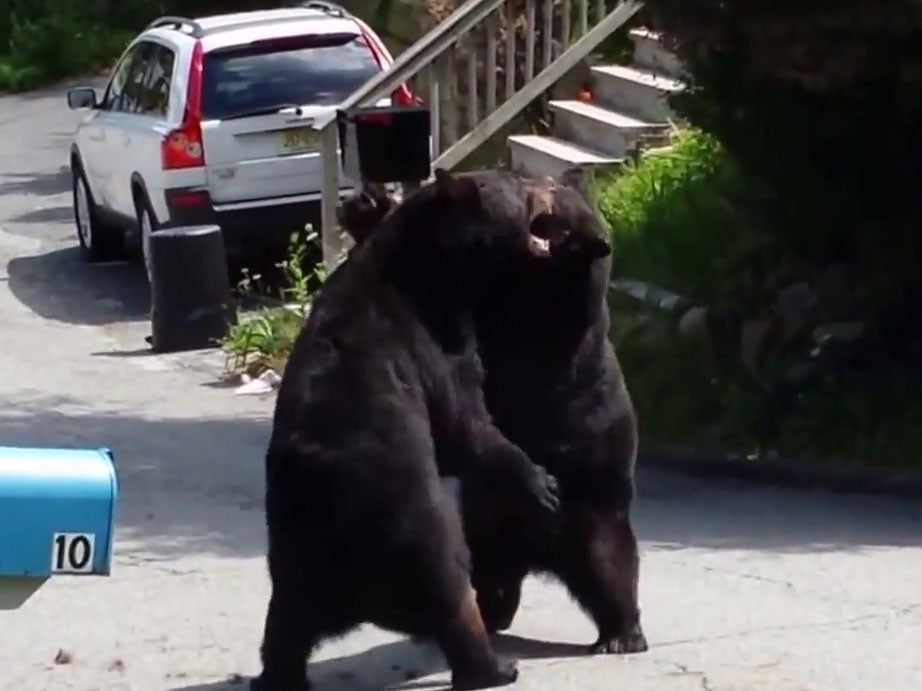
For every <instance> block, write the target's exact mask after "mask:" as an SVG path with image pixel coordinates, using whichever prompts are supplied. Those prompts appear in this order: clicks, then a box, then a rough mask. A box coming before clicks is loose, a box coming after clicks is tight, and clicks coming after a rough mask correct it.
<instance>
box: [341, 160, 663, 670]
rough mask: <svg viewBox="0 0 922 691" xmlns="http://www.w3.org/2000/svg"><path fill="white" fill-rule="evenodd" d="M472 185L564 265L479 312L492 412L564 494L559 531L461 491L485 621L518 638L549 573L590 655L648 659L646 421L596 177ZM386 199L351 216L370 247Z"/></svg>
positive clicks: (485, 491)
mask: <svg viewBox="0 0 922 691" xmlns="http://www.w3.org/2000/svg"><path fill="white" fill-rule="evenodd" d="M464 177H466V178H467V179H470V180H472V181H474V182H476V183H477V184H478V186H479V187H481V190H482V194H484V196H486V194H485V193H484V190H489V191H490V193H489V197H490V200H491V204H492V205H493V208H494V209H495V210H496V212H497V213H499V210H500V209H503V210H504V212H509V213H512V212H514V210H516V209H518V208H519V207H520V206H521V205H522V204H524V205H525V206H526V207H527V209H528V210H527V212H526V216H527V217H528V219H529V223H530V230H531V232H533V233H534V234H536V235H539V236H541V237H543V238H544V239H546V240H548V241H549V243H550V249H551V255H552V257H551V261H548V262H540V263H537V262H532V263H528V264H519V265H517V266H516V267H514V268H513V269H511V270H509V271H506V272H505V273H504V275H503V278H502V280H501V281H499V282H498V283H497V284H496V285H495V286H494V291H493V294H492V296H491V299H490V300H489V301H486V302H484V303H483V305H482V307H481V309H480V310H479V312H478V316H477V340H478V343H479V348H480V354H481V358H482V360H483V364H484V368H485V370H486V381H485V384H484V392H485V395H486V400H487V408H488V410H489V412H490V414H491V415H492V416H493V419H494V422H495V423H496V425H497V426H498V427H499V429H500V430H501V431H502V432H503V434H505V435H507V436H508V438H509V439H511V440H512V441H514V442H515V443H516V444H518V445H519V446H520V447H521V448H522V449H524V450H525V451H526V452H527V453H528V455H529V457H530V458H531V459H532V460H533V461H534V462H536V463H538V464H540V465H542V466H544V467H545V468H546V469H547V470H548V471H549V472H550V473H551V474H552V475H554V476H555V477H557V478H558V480H559V482H560V487H561V511H560V514H559V516H558V519H557V521H556V526H555V528H554V529H553V530H549V531H547V532H542V531H541V530H536V529H535V526H534V525H533V524H532V523H531V522H530V519H529V518H528V517H527V516H525V515H524V514H522V512H521V511H520V509H519V508H518V507H516V506H514V505H512V504H510V503H509V502H508V501H507V499H506V497H505V495H504V492H503V491H502V489H501V488H498V487H495V486H492V485H491V483H490V481H489V479H488V478H486V477H469V478H465V479H464V481H463V482H462V483H461V487H462V490H461V495H462V505H463V517H464V520H463V522H464V529H465V534H466V539H467V541H468V545H469V547H470V550H471V554H472V557H473V584H474V588H475V590H476V591H477V602H478V605H479V608H480V611H481V614H482V617H483V620H484V622H485V623H486V626H487V628H488V629H489V630H490V631H500V630H503V629H506V628H508V627H509V626H510V624H511V622H512V619H513V617H514V616H515V613H516V611H517V609H518V606H519V598H520V595H521V586H522V581H523V580H524V578H525V576H526V575H527V574H528V573H529V572H534V571H538V572H548V573H551V574H553V575H555V576H557V577H558V578H560V579H561V580H562V581H563V583H564V584H565V585H566V586H567V587H568V589H569V590H570V592H571V593H572V595H573V596H574V598H575V599H576V600H577V602H578V603H579V604H580V605H581V606H582V608H583V609H584V610H585V611H586V612H587V613H588V614H589V615H590V616H591V617H592V619H593V620H594V621H595V623H596V626H597V627H598V639H597V640H596V642H595V643H594V644H593V645H592V646H591V647H590V649H589V650H590V651H591V652H593V653H635V652H643V651H645V650H646V649H647V641H646V637H645V636H644V633H643V630H642V627H641V624H640V609H639V606H638V593H637V589H638V579H639V568H640V559H639V555H638V547H637V539H636V536H635V534H634V530H633V527H632V525H631V520H630V510H631V505H632V502H633V497H634V467H635V460H636V455H637V441H638V440H637V420H636V416H635V413H634V408H633V405H632V402H631V398H630V395H629V393H628V390H627V386H626V385H625V381H624V376H623V374H622V372H621V368H620V365H619V363H618V359H617V357H616V355H615V351H614V348H613V346H612V344H611V341H610V340H609V335H608V331H609V313H608V305H607V302H606V292H607V288H608V281H609V275H610V269H611V266H610V265H611V259H610V254H611V248H610V245H609V243H608V242H607V240H606V233H605V230H604V229H603V228H602V226H601V224H600V223H599V221H598V218H597V216H596V214H595V212H594V209H593V205H592V202H591V200H590V193H589V190H588V186H587V184H586V180H585V176H584V174H583V173H582V171H580V170H579V169H572V170H569V171H567V172H566V173H565V174H564V175H563V176H561V178H560V180H559V182H554V181H553V180H550V179H544V180H529V179H526V178H523V177H521V176H518V175H514V174H511V173H506V172H499V171H478V172H476V173H469V174H465V176H464ZM384 197H385V195H384V192H383V190H381V189H373V190H370V191H369V192H366V193H363V194H362V195H360V196H359V197H356V198H354V199H353V200H350V201H349V202H347V204H348V206H349V210H350V213H351V214H352V215H351V216H350V217H349V218H351V219H352V220H353V222H355V221H356V220H357V219H361V222H360V227H361V229H362V232H361V234H360V237H368V236H369V235H370V231H369V230H368V229H369V228H372V227H374V225H375V223H376V222H378V221H380V220H381V219H382V218H383V217H384V214H385V213H386V212H387V210H388V209H389V208H390V206H391V204H390V202H389V201H387V200H386V199H385V198H384ZM348 229H349V228H348V227H347V230H348ZM358 241H360V240H359V239H358V238H357V242H358Z"/></svg>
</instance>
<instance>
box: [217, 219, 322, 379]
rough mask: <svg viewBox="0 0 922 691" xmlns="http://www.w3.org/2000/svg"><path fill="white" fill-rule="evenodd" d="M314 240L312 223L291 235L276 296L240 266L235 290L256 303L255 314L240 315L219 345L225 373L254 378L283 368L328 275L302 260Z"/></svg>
mask: <svg viewBox="0 0 922 691" xmlns="http://www.w3.org/2000/svg"><path fill="white" fill-rule="evenodd" d="M318 243H319V235H318V234H317V232H316V231H314V230H313V228H312V227H310V226H308V227H307V232H306V233H305V234H304V235H303V236H302V235H301V234H299V233H295V234H293V235H292V236H291V241H290V244H289V251H288V255H287V257H286V259H285V260H284V261H283V262H281V263H280V264H279V267H280V268H281V269H282V282H283V285H282V286H281V289H280V291H279V293H280V298H274V297H272V296H271V290H270V288H269V286H267V285H266V283H265V281H264V280H263V277H262V276H261V275H259V274H250V273H249V272H248V271H244V276H243V278H242V280H241V281H240V282H239V284H238V292H239V294H240V296H241V298H242V299H244V300H247V301H250V302H254V303H256V304H257V305H258V306H257V308H256V310H255V314H240V315H238V320H237V323H236V324H235V325H234V326H233V327H231V329H230V330H229V332H228V334H227V337H226V338H225V341H224V344H223V349H224V352H225V354H226V360H225V368H226V369H227V371H228V372H230V373H232V374H240V373H245V374H247V375H249V376H254V377H255V376H259V375H260V374H262V373H263V372H265V371H266V370H269V369H273V370H275V371H276V372H279V373H281V371H282V370H283V369H284V367H285V363H286V361H287V360H288V356H289V355H290V354H291V348H292V345H293V344H294V340H295V338H297V336H298V333H299V332H300V331H301V327H302V325H303V324H304V318H305V317H306V316H307V313H308V310H309V309H310V302H311V300H312V298H313V296H314V294H315V293H316V292H317V290H319V289H320V287H321V286H322V285H323V283H324V281H325V280H326V270H325V268H324V266H323V264H322V263H320V264H318V265H316V266H308V262H307V261H306V256H307V254H308V251H309V249H310V245H312V244H318Z"/></svg>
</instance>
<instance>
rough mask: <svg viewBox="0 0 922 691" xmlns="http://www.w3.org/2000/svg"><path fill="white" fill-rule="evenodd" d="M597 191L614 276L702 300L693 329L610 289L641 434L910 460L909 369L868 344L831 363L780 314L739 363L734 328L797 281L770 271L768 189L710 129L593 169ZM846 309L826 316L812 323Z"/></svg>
mask: <svg viewBox="0 0 922 691" xmlns="http://www.w3.org/2000/svg"><path fill="white" fill-rule="evenodd" d="M594 188H595V193H596V198H597V202H598V205H599V209H600V212H601V214H602V217H603V219H604V220H605V221H606V222H607V224H608V225H609V227H610V229H611V237H612V244H613V247H614V252H613V262H612V265H613V273H615V274H616V275H617V276H618V277H626V278H633V279H639V280H643V281H647V282H650V283H653V284H655V285H657V286H661V287H665V288H668V289H671V290H673V291H676V292H678V293H680V294H682V295H685V296H688V297H691V298H693V299H694V302H695V303H697V304H699V305H702V306H704V307H707V308H708V314H709V317H708V318H707V319H706V320H705V322H704V323H703V325H702V328H701V329H699V330H697V331H695V332H689V331H688V330H683V329H682V328H680V325H679V323H678V322H677V316H676V315H674V314H672V313H671V312H669V311H665V310H662V309H659V308H656V307H653V306H651V305H650V304H648V303H645V302H642V301H639V300H636V299H635V298H633V297H629V296H627V295H625V294H623V293H621V292H618V291H612V294H611V296H610V306H611V309H612V337H613V339H614V341H615V343H616V347H617V349H618V353H619V357H620V359H621V361H622V365H623V367H624V370H625V373H626V376H627V379H628V386H629V388H630V391H631V394H632V396H633V397H634V400H635V404H636V406H637V409H638V414H639V416H640V420H641V431H642V434H643V436H644V438H645V440H646V441H647V442H650V441H654V442H668V443H681V444H690V445H693V446H697V447H699V448H704V449H710V450H727V451H742V452H746V453H754V454H757V455H758V454H762V453H767V452H777V453H780V454H783V455H785V456H806V457H811V458H820V459H826V458H831V459H849V460H856V461H861V462H864V463H880V464H885V465H890V466H900V465H907V464H912V463H918V461H917V459H919V458H922V435H920V434H919V430H920V428H922V396H919V395H918V394H916V393H914V387H913V386H912V384H911V382H913V381H914V380H915V379H916V375H915V374H913V373H912V371H909V370H907V369H905V368H900V367H895V366H893V365H892V363H889V362H888V361H886V360H883V361H880V360H876V361H875V360H874V356H873V353H874V351H873V340H872V341H870V343H866V342H864V341H862V342H858V343H857V344H855V345H856V346H857V349H856V348H853V347H852V346H851V345H850V344H845V345H844V346H843V347H844V348H845V349H844V350H843V349H842V348H840V349H839V350H838V351H830V352H832V355H831V356H830V357H829V358H827V357H826V355H818V354H817V353H816V352H814V351H816V350H823V349H817V348H816V347H815V346H814V345H812V344H811V342H810V340H809V337H810V334H811V332H812V330H813V328H814V326H815V324H814V323H812V322H811V321H809V319H808V320H807V321H806V322H805V323H803V324H798V323H796V322H785V321H781V322H776V323H780V324H781V326H782V329H781V333H782V334H783V333H785V332H786V331H788V330H789V331H790V332H791V335H790V337H787V340H785V337H784V336H783V335H782V336H781V338H782V340H781V341H777V340H776V341H774V342H771V341H766V347H765V349H764V353H763V354H762V356H760V358H759V359H758V360H757V361H755V362H749V361H747V362H744V360H745V359H746V358H744V356H743V348H742V326H743V325H745V324H747V323H749V324H752V323H754V322H757V321H760V320H765V319H777V316H776V315H775V316H773V314H774V313H773V307H772V305H773V304H774V301H775V298H776V297H777V291H778V289H779V288H786V287H788V286H789V285H790V282H791V281H793V282H797V281H800V280H803V279H801V278H795V279H782V280H781V282H780V285H779V284H777V283H776V282H773V281H772V280H769V279H770V277H771V276H772V275H773V274H777V272H778V266H779V264H778V262H777V261H776V258H777V253H778V249H777V247H775V246H774V245H773V244H772V243H771V239H772V236H771V234H770V233H768V232H767V230H768V229H766V227H765V225H764V223H763V222H762V220H764V215H762V214H761V213H760V210H761V209H762V208H763V207H764V206H765V204H766V202H770V201H771V198H770V197H766V196H764V195H761V193H760V194H759V195H757V194H756V191H757V190H760V189H761V187H760V186H759V185H757V184H756V183H755V182H753V180H752V179H751V178H750V177H746V176H745V175H744V174H743V173H742V171H741V168H740V166H739V164H738V163H737V161H736V160H735V159H734V158H733V157H731V156H730V155H729V154H728V153H727V152H726V150H725V149H724V148H723V147H721V146H720V145H719V144H718V143H717V141H716V140H715V139H714V137H712V136H710V135H706V134H703V133H702V132H701V131H699V130H695V129H689V130H681V131H679V132H677V133H676V135H675V137H674V145H673V147H672V148H671V149H667V150H665V151H661V152H655V153H652V154H650V155H647V156H645V157H642V158H641V159H639V160H638V161H637V162H636V163H633V164H631V165H629V166H628V167H627V168H626V170H624V171H623V172H622V173H621V174H620V175H614V176H597V177H596V179H595V181H594ZM808 275H809V271H808ZM821 306H822V305H821ZM849 308H850V309H851V306H850V305H849ZM711 317H715V318H711ZM852 318H853V317H852V316H850V315H849V314H846V315H844V316H843V315H837V314H829V315H826V321H821V322H819V324H820V325H822V324H826V323H828V321H833V322H835V321H843V320H845V321H849V320H851V319H852ZM789 327H790V328H789ZM840 345H842V344H840ZM830 347H832V346H830ZM836 353H838V355H836ZM837 358H838V359H837ZM856 363H860V364H857V365H856Z"/></svg>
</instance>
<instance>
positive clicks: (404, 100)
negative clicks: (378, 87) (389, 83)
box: [355, 19, 421, 106]
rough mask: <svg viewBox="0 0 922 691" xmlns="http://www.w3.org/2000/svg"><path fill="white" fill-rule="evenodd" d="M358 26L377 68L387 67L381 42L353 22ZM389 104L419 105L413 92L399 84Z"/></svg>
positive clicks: (360, 23) (361, 23) (363, 24)
mask: <svg viewBox="0 0 922 691" xmlns="http://www.w3.org/2000/svg"><path fill="white" fill-rule="evenodd" d="M355 21H356V23H357V24H358V25H359V30H360V31H361V32H362V38H364V39H365V43H367V44H368V48H369V50H371V54H372V55H373V56H374V58H375V60H376V61H377V63H378V66H379V67H380V68H381V69H382V70H383V69H385V68H386V67H387V63H388V62H389V61H388V59H387V54H386V50H387V49H386V48H385V47H384V46H383V45H381V42H380V41H378V39H377V37H376V36H375V35H374V33H372V31H371V29H369V28H368V26H367V25H366V24H365V23H364V22H362V21H360V20H357V19H356V20H355ZM391 102H392V103H393V104H394V105H395V106H415V105H418V104H419V103H421V101H420V99H419V98H417V97H416V96H414V95H413V92H412V91H410V87H408V86H407V85H406V84H401V85H400V86H398V87H397V88H396V89H394V92H393V93H392V94H391Z"/></svg>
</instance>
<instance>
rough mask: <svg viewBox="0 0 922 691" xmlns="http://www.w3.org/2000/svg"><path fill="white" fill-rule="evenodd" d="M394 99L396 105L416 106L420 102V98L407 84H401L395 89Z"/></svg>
mask: <svg viewBox="0 0 922 691" xmlns="http://www.w3.org/2000/svg"><path fill="white" fill-rule="evenodd" d="M392 99H393V102H394V105H395V106H415V105H417V104H419V99H418V98H416V96H414V95H413V92H412V91H410V87H408V86H407V85H406V84H401V85H400V86H398V87H397V88H396V89H394V95H393V97H392Z"/></svg>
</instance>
